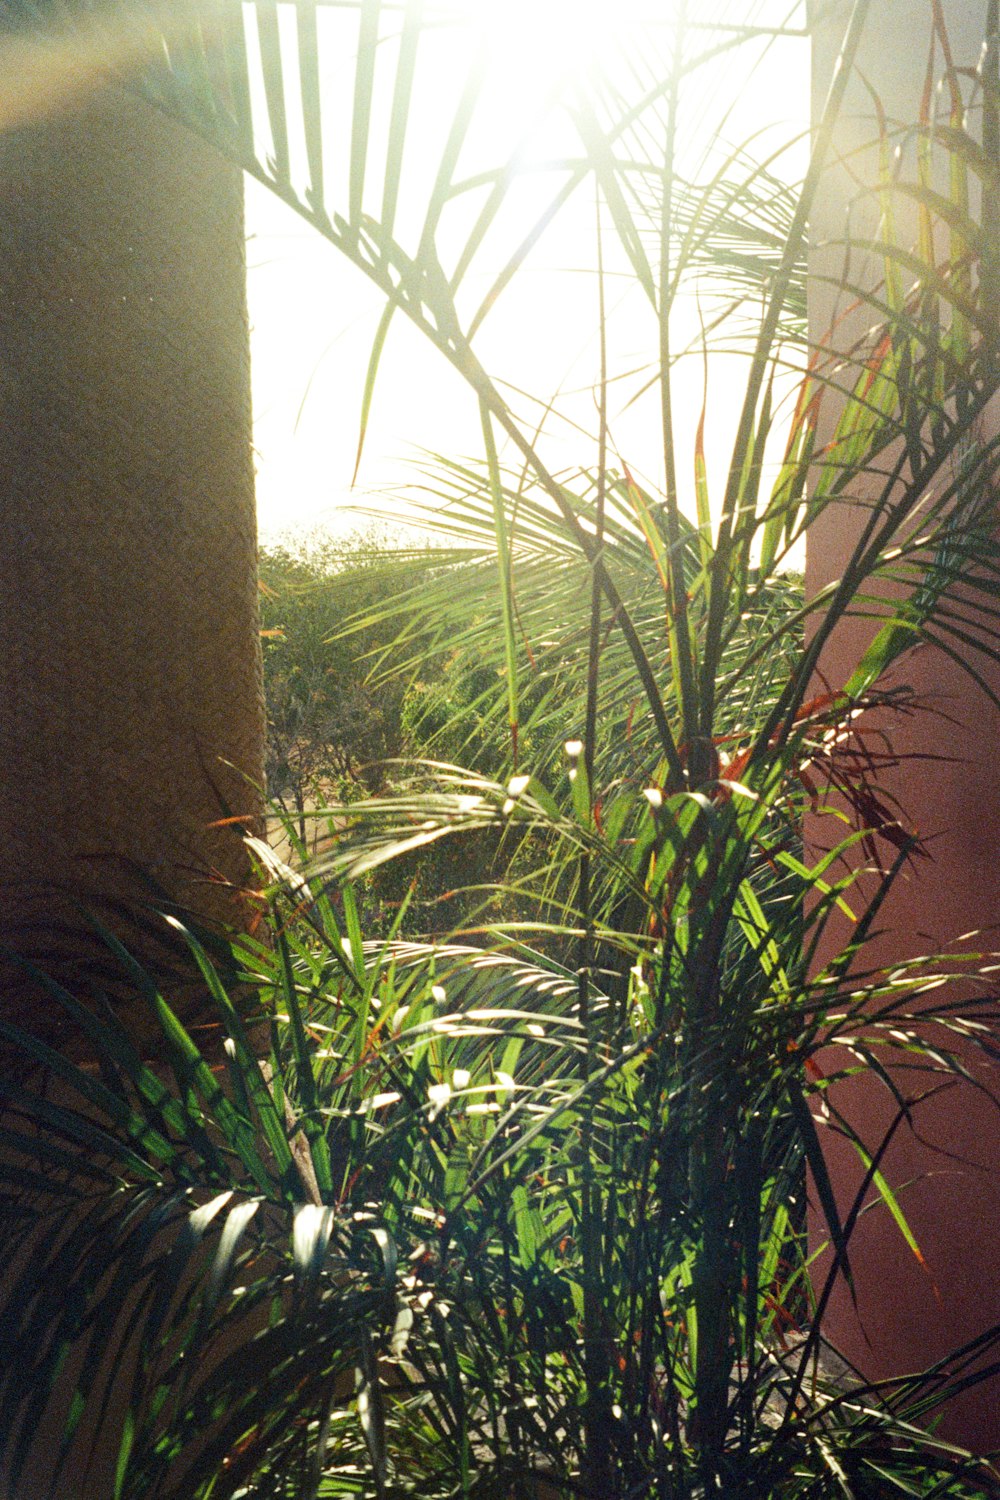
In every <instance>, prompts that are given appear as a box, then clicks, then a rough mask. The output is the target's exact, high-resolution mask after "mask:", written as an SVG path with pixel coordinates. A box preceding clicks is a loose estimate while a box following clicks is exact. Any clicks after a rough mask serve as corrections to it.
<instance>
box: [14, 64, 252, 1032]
mask: <svg viewBox="0 0 1000 1500" xmlns="http://www.w3.org/2000/svg"><path fill="white" fill-rule="evenodd" d="M223 759H224V760H226V761H229V762H231V763H232V764H233V765H235V766H236V767H237V768H238V769H239V771H240V772H242V773H245V774H246V775H247V776H249V777H250V778H251V779H252V780H253V781H255V782H257V783H258V784H259V783H261V782H262V779H263V773H262V699H261V683H260V668H259V645H258V640H257V595H256V537H255V517H254V508H253V474H252V463H251V448H250V397H249V350H248V334H247V322H246V302H245V266H244V243H243V214H242V182H241V174H240V173H239V172H238V171H236V170H234V169H232V168H230V167H228V166H227V165H225V164H223V163H222V162H220V161H219V160H218V159H217V158H216V157H215V156H214V154H213V153H211V152H210V151H209V150H208V149H207V148H206V147H204V146H203V145H202V144H201V143H200V142H199V141H198V140H196V139H195V138H194V137H192V136H190V135H189V134H187V133H186V132H183V131H181V130H179V129H178V127H176V126H174V125H173V124H171V123H170V122H169V121H167V120H165V119H164V118H163V117H161V116H160V115H159V114H158V113H157V112H156V111H154V110H152V109H151V108H149V107H148V106H147V105H145V104H143V103H140V102H138V101H135V100H132V99H131V98H129V97H126V96H124V95H122V94H119V93H118V92H117V91H112V90H111V89H108V90H106V91H104V92H103V93H101V94H100V95H99V96H97V97H94V98H92V99H91V100H90V101H89V102H88V103H86V104H85V105H83V106H82V107H78V108H76V109H75V110H74V111H73V112H72V113H68V114H66V115H64V116H63V117H61V118H57V119H55V120H51V121H48V122H47V123H44V124H40V125H38V126H36V127H28V128H21V129H19V130H17V131H13V132H8V133H6V134H4V135H2V136H0V776H2V791H0V849H2V851H3V868H2V871H0V879H2V881H3V887H2V889H0V902H2V906H0V937H2V938H3V940H4V941H10V940H12V939H13V941H14V942H15V943H16V944H18V945H20V946H21V947H25V946H30V947H32V948H35V949H37V950H40V951H42V952H45V951H47V950H50V949H52V948H53V944H54V946H55V949H56V950H58V951H61V952H62V953H63V954H64V955H65V953H66V952H67V950H68V951H70V952H74V953H76V952H78V951H79V944H78V941H77V939H76V938H73V939H71V940H70V941H69V943H68V944H67V942H66V941H65V940H64V939H61V938H59V937H58V926H59V923H60V922H61V921H62V920H66V921H68V922H69V923H70V924H71V925H73V924H75V925H76V927H77V928H79V926H80V923H79V919H78V918H76V917H75V915H74V913H73V910H72V908H71V907H70V906H68V905H66V904H65V903H62V902H60V900H59V899H58V898H57V897H56V896H55V895H54V894H53V891H54V889H58V890H61V891H66V892H68V893H70V895H71V896H72V897H73V898H75V899H76V900H80V901H83V902H84V903H85V904H88V905H101V904H104V903H107V902H121V903H124V904H126V905H129V906H132V907H134V906H135V904H136V903H137V902H141V901H142V900H143V899H144V898H145V896H146V891H145V888H144V885H143V881H144V878H145V877H146V876H152V877H153V879H155V881H157V882H158V883H160V884H161V885H162V886H164V887H165V888H166V889H167V890H168V891H169V892H170V893H171V895H172V896H173V897H174V898H175V899H176V900H177V901H178V902H180V903H181V904H184V905H187V904H190V905H191V906H192V907H193V908H194V909H195V910H196V911H198V912H199V913H201V914H202V915H205V916H208V917H211V918H213V919H223V920H227V919H231V918H235V919H236V920H239V919H240V916H241V903H240V901H239V899H238V898H236V897H234V894H233V893H232V892H231V891H230V890H228V889H226V887H225V884H219V883H217V881H220V880H221V881H222V882H226V881H229V882H234V883H236V884H237V885H239V884H241V883H242V882H243V881H244V879H245V876H246V869H245V863H244V859H243V853H242V847H241V845H240V842H239V839H238V837H237V836H235V835H234V834H233V833H232V832H231V831H230V832H225V833H221V832H210V831H209V830H208V824H209V823H210V822H212V821H213V820H215V819H218V818H220V817H221V816H222V815H223V813H224V812H225V811H226V810H230V811H231V812H232V813H245V814H248V815H256V813H257V812H258V798H257V796H256V794H255V793H254V792H253V791H252V790H251V789H250V788H249V787H248V786H247V785H246V784H245V783H244V782H243V781H242V780H241V778H240V776H238V775H237V774H236V773H235V772H234V771H232V770H230V769H228V768H227V767H226V766H225V765H223V764H222V760H223ZM5 985H6V987H7V990H8V1004H9V1003H10V1000H9V993H10V992H11V991H12V990H16V988H17V984H16V980H14V979H12V977H11V973H10V971H7V973H6V976H5Z"/></svg>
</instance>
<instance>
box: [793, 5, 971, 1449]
mask: <svg viewBox="0 0 1000 1500" xmlns="http://www.w3.org/2000/svg"><path fill="white" fill-rule="evenodd" d="M816 9H817V10H818V9H819V7H816ZM826 9H827V12H828V13H830V12H829V8H826ZM943 9H944V14H945V18H946V22H947V26H948V29H949V32H950V35H951V42H952V47H953V50H954V54H955V58H956V61H957V62H958V63H960V64H961V63H972V64H974V63H975V62H976V61H977V60H978V56H979V50H980V45H981V42H982V37H983V34H984V29H985V17H986V3H985V0H945V4H944V7H943ZM849 10H850V6H849V5H848V4H847V3H842V4H839V5H834V6H833V8H832V13H830V16H831V18H830V23H829V24H828V25H826V26H820V27H818V29H817V31H816V34H815V39H814V98H815V101H816V106H817V107H818V105H819V104H820V103H821V101H822V98H823V97H824V96H825V92H826V88H827V86H828V84H829V79H830V76H831V73H832V69H833V65H834V60H835V57H836V52H837V47H838V42H839V38H840V36H842V34H843V28H844V25H845V23H846V18H847V14H848V12H849ZM929 41H930V3H929V0H875V4H874V5H873V7H872V12H871V16H870V19H869V23H868V28H867V32H866V36H865V40H864V43H863V45H862V50H861V56H860V59H859V61H860V66H861V68H862V69H863V70H864V72H865V74H866V75H867V77H868V78H869V79H870V81H871V82H872V84H873V85H874V86H875V88H876V89H877V90H878V91H879V94H880V96H881V97H882V100H883V102H884V104H885V106H886V109H887V112H888V114H889V116H890V118H895V119H897V120H900V121H902V120H911V121H912V120H914V119H916V118H917V115H918V112H919V108H920V97H921V90H922V87H923V80H924V71H925V68H926V63H927V55H928V46H929ZM940 58H941V54H940V51H939V52H938V70H939V71H940V66H941V62H940ZM875 128H876V127H875V120H874V111H873V106H872V102H871V97H870V95H868V94H867V93H865V92H864V91H863V90H862V89H861V88H859V87H853V88H852V90H851V93H850V95H849V99H848V106H847V110H846V112H845V115H844V117H843V119H842V122H841V125H840V128H839V131H838V138H837V146H838V149H839V150H840V151H841V152H842V153H844V154H845V155H846V154H851V153H853V152H854V151H855V150H856V148H857V147H859V146H860V145H862V144H863V143H865V142H870V141H871V140H872V138H873V135H874V132H875ZM875 170H876V164H875V161H874V156H873V153H871V152H869V153H867V154H862V155H860V156H858V155H853V156H852V172H853V181H852V180H851V179H849V178H848V177H847V175H846V174H845V173H843V172H842V171H837V170H833V171H831V172H829V173H828V175H827V180H826V182H825V184H824V189H823V191H822V193H821V195H820V199H819V203H818V206H817V212H816V214H815V215H814V219H813V225H812V229H813V249H812V255H811V266H812V270H813V271H814V273H817V272H818V273H822V272H824V271H829V272H830V273H831V274H833V275H835V276H836V275H839V274H840V272H841V270H842V268H843V251H842V249H840V248H834V249H833V250H828V249H827V248H825V245H824V242H825V241H826V240H827V238H828V237H831V236H832V237H836V236H839V235H842V234H843V232H844V228H845V216H846V210H847V203H848V201H849V200H854V201H855V217H854V220H853V223H852V229H853V231H854V233H855V234H860V233H863V232H864V229H863V226H864V210H863V208H862V207H861V203H862V202H863V195H862V196H860V197H859V193H858V188H859V185H860V184H863V183H864V182H865V181H869V182H870V181H872V180H874V178H873V173H874V171H875ZM868 204H869V209H868V215H869V223H871V221H872V216H873V212H874V210H873V207H872V200H871V198H870V197H869V198H868ZM872 227H873V226H872ZM914 239H915V232H914ZM853 271H854V274H855V276H856V278H857V281H858V284H861V285H868V286H871V287H875V286H876V285H877V284H878V281H879V279H880V277H881V274H882V268H881V265H880V264H878V263H876V262H875V261H874V260H873V259H869V261H868V263H867V264H866V263H865V260H864V258H863V257H857V256H856V257H855V259H854V264H853ZM833 313H834V299H833V297H832V294H831V293H830V290H829V288H828V287H824V286H823V285H822V284H820V283H819V282H814V284H813V286H812V288H811V300H810V321H811V330H812V336H813V338H814V339H819V338H822V337H824V335H825V334H826V331H827V330H828V329H829V327H830V326H831V324H832V321H833ZM871 321H873V315H872V314H871V313H867V314H863V315H860V316H858V317H853V318H848V319H847V320H846V321H845V322H843V323H841V324H840V325H839V327H838V330H837V334H836V338H837V340H839V344H838V347H845V346H847V345H848V344H849V342H850V340H851V338H853V337H856V336H857V335H858V334H859V333H860V332H861V331H862V330H863V328H864V326H866V325H867V323H869V322H871ZM833 415H834V413H833V411H832V410H828V412H827V418H826V420H827V422H828V424H829V423H830V422H831V421H832V418H833ZM829 432H830V428H829V426H828V428H827V434H828V435H829ZM855 498H856V499H857V500H859V501H860V502H862V505H863V502H864V500H865V494H864V487H863V486H860V487H859V488H858V490H857V493H856V496H855ZM863 515H864V511H863V509H860V508H859V509H855V510H854V511H853V512H852V511H850V510H848V509H845V508H844V507H841V506H838V507H836V508H835V509H834V510H833V511H830V512H828V513H827V515H826V516H825V517H824V518H823V520H822V521H821V523H820V524H819V525H818V526H817V527H816V528H815V529H814V531H813V532H812V533H811V534H810V544H809V556H808V564H807V584H808V586H809V589H810V590H814V589H816V588H817V587H819V586H820V585H821V584H822V583H823V582H824V581H827V580H829V579H831V578H835V577H838V576H839V575H840V572H841V570H842V567H843V564H844V562H845V561H846V558H847V556H848V554H849V551H850V548H851V546H852V545H853V541H854V539H855V537H856V535H857V532H858V528H859V527H860V525H861V519H862V518H863ZM852 517H853V519H852ZM871 634H872V626H871V624H870V622H867V621H863V620H861V621H853V622H848V624H847V625H846V627H845V628H843V629H842V630H840V631H839V632H838V634H837V635H836V637H835V638H834V640H833V641H832V643H831V647H830V649H829V651H828V652H827V653H826V656H825V658H824V662H823V672H824V677H825V680H826V681H827V682H828V683H830V684H831V685H834V686H836V685H838V684H841V683H843V682H845V681H846V680H847V677H848V676H849V674H850V669H851V666H852V664H853V662H855V661H856V660H857V655H858V652H859V651H860V650H861V649H862V648H863V646H864V644H865V643H866V642H867V640H868V639H870V636H871ZM899 676H900V678H901V679H902V680H904V681H906V682H907V683H908V684H910V685H911V686H912V687H913V688H914V689H915V690H916V691H917V693H918V694H919V695H920V696H921V698H923V699H924V700H926V701H927V702H930V703H933V704H934V705H935V706H936V707H937V708H939V709H941V710H942V711H943V712H944V713H946V714H947V715H948V716H949V718H950V719H951V720H952V721H953V722H952V723H947V722H945V721H944V720H943V719H941V718H937V717H934V716H931V715H925V716H920V717H919V718H915V719H912V720H909V721H903V722H898V721H894V722H893V724H892V728H891V734H892V742H893V746H894V748H895V749H896V750H897V751H899V752H901V753H902V754H903V755H904V756H910V755H913V756H920V755H922V754H927V753H929V754H940V753H942V752H944V753H950V754H951V755H952V756H953V757H954V758H953V759H951V760H949V761H933V760H926V759H924V760H921V759H913V760H910V761H909V763H908V764H905V763H904V769H903V770H902V771H901V772H898V773H895V774H894V775H893V776H892V777H888V778H886V780H885V782H884V783H883V784H884V785H886V786H887V789H888V790H889V791H890V792H892V793H894V794H895V795H896V796H897V797H898V798H899V800H900V802H901V803H902V805H903V807H904V808H905V810H906V812H907V814H908V815H909V819H910V821H911V823H912V826H914V827H915V828H916V829H917V830H918V831H919V832H920V833H921V834H922V835H924V836H926V837H927V838H928V840H929V842H928V848H929V850H930V852H931V855H932V858H931V859H929V860H922V861H918V862H916V863H915V866H914V867H913V868H912V869H910V870H908V871H907V872H906V873H905V875H904V876H903V878H902V879H901V880H900V881H899V882H898V883H897V886H896V887H895V889H894V890H893V892H892V894H891V896H890V898H889V901H888V902H887V904H886V907H885V908H884V910H883V912H882V913H881V914H880V915H881V921H880V923H879V926H880V927H881V928H883V929H884V935H883V937H882V938H881V939H879V940H878V941H877V942H876V944H874V945H873V947H872V949H870V950H869V954H870V956H871V957H872V958H873V959H874V961H875V962H879V963H883V964H892V963H893V962H895V961H897V960H900V959H903V958H907V957H913V956H917V955H919V954H921V953H928V952H933V951H934V949H935V947H936V946H938V947H941V948H945V949H947V948H950V947H952V946H953V945H954V943H955V940H956V938H958V937H959V936H960V935H961V934H963V933H965V932H968V931H969V930H970V929H973V928H984V929H987V932H986V935H985V937H984V939H983V942H984V943H985V944H987V945H988V946H990V947H996V946H998V945H1000V944H998V930H997V923H998V920H1000V860H998V859H997V853H996V851H997V845H998V841H1000V785H998V782H997V776H996V765H995V763H996V744H997V738H998V732H1000V714H998V713H997V711H996V709H995V708H994V707H993V706H992V705H991V704H990V702H989V701H988V699H987V698H986V697H985V696H984V695H983V694H982V693H980V692H979V691H978V690H977V689H976V688H975V687H973V686H972V685H971V683H970V682H969V680H968V678H966V677H964V676H963V675H962V673H961V672H960V671H959V670H958V669H957V668H956V667H955V665H954V664H953V663H952V662H950V661H949V660H947V659H946V658H945V657H944V656H942V655H941V654H940V653H938V652H936V651H935V650H934V648H932V647H929V646H920V647H918V648H917V649H916V650H915V651H913V652H911V653H910V655H909V657H908V658H907V660H906V662H905V665H904V666H903V667H902V668H901V669H900V672H899ZM994 688H995V690H996V689H1000V673H994ZM807 834H808V835H809V837H810V838H812V839H813V840H815V841H816V843H817V844H829V843H830V842H831V841H832V839H833V837H835V836H836V835H835V834H833V833H831V831H830V827H829V820H827V821H826V822H825V824H824V823H822V822H821V820H816V819H813V820H811V823H810V826H809V828H808V829H807ZM838 936H839V938H840V940H844V939H845V938H846V936H847V934H846V933H845V932H844V931H843V930H841V932H840V933H839V934H838ZM981 1077H982V1078H983V1080H984V1081H985V1082H987V1084H988V1086H989V1087H990V1088H991V1089H992V1090H993V1091H995V1092H1000V1078H998V1075H997V1072H996V1070H982V1071H981ZM900 1081H901V1083H902V1084H903V1085H904V1087H905V1089H906V1090H907V1091H908V1092H910V1093H915V1092H919V1091H920V1089H919V1086H920V1083H921V1080H920V1079H919V1078H917V1077H915V1076H914V1075H912V1074H910V1075H909V1076H906V1075H904V1074H902V1073H901V1074H900ZM839 1103H840V1105H841V1107H842V1108H844V1110H845V1112H846V1113H847V1115H848V1117H849V1118H850V1119H851V1121H852V1123H853V1124H854V1126H855V1128H857V1129H859V1131H860V1132H861V1133H862V1135H864V1136H865V1137H866V1139H867V1140H868V1141H869V1142H870V1143H871V1144H872V1145H874V1144H877V1142H878V1141H879V1140H880V1139H881V1136H882V1133H883V1132H884V1130H885V1129H886V1128H887V1127H888V1125H889V1124H890V1122H891V1119H892V1115H893V1113H894V1109H893V1106H892V1104H891V1101H890V1100H889V1099H888V1096H887V1094H886V1092H885V1090H883V1089H882V1088H879V1087H872V1086H871V1085H870V1083H864V1082H861V1083H858V1084H857V1085H856V1086H854V1085H852V1086H848V1087H842V1088H841V1090H840V1094H839ZM916 1120H917V1124H918V1129H919V1133H920V1138H919V1139H918V1138H917V1136H915V1135H914V1134H912V1133H911V1132H909V1131H908V1130H906V1129H905V1128H904V1129H903V1130H901V1131H900V1132H899V1133H898V1135H897V1137H896V1139H895V1141H894V1144H893V1147H892V1149H891V1151H890V1154H889V1156H888V1157H887V1159H886V1164H885V1166H886V1175H887V1177H888V1178H889V1181H890V1182H891V1183H893V1184H894V1185H896V1186H898V1187H899V1188H900V1190H901V1191H900V1201H901V1204H902V1206H903V1209H904V1211H905V1213H906V1214H907V1216H908V1218H909V1220H910V1222H911V1224H912V1227H913V1228H914V1230H915V1233H916V1236H917V1239H918V1241H919V1243H920V1246H921V1249H922V1250H923V1253H924V1255H925V1257H926V1260H927V1263H928V1267H929V1273H928V1271H925V1270H922V1269H921V1267H920V1266H919V1265H918V1263H917V1261H916V1260H915V1258H914V1256H913V1255H912V1253H911V1252H910V1250H909V1249H908V1247H907V1246H906V1245H905V1243H904V1241H903V1239H902V1237H901V1235H900V1234H899V1232H898V1230H897V1229H896V1227H895V1226H894V1224H893V1223H892V1222H891V1220H890V1218H889V1215H888V1213H887V1212H886V1211H885V1210H884V1209H882V1208H878V1209H876V1210H875V1211H874V1212H872V1213H869V1214H867V1215H865V1216H864V1217H863V1219H862V1221H861V1223H860V1225H859V1228H858V1231H857V1236H856V1240H855V1242H854V1247H853V1249H852V1264H853V1269H854V1271H855V1275H856V1277H857V1285H858V1307H857V1309H855V1308H854V1306H853V1305H852V1302H851V1298H850V1294H849V1292H848V1291H847V1288H846V1286H845V1285H844V1284H843V1282H841V1284H840V1285H839V1287H838V1291H837V1294H836V1296H835V1298H834V1301H833V1303H832V1305H831V1309H830V1315H829V1318H828V1323H827V1331H828V1333H829V1334H830V1336H831V1337H832V1338H833V1339H834V1341H835V1342H836V1343H837V1344H838V1345H839V1346H840V1347H841V1348H842V1349H843V1350H844V1352H845V1353H846V1354H847V1356H848V1358H850V1359H851V1360H852V1361H853V1362H854V1363H855V1364H857V1365H858V1366H859V1368H861V1369H862V1370H863V1371H864V1372H865V1373H866V1374H867V1375H868V1376H870V1377H872V1378H880V1377H888V1376H891V1375H898V1374H901V1373H904V1372H908V1371H914V1370H918V1369H922V1368H924V1367H925V1366H927V1365H928V1364H929V1363H930V1362H931V1361H932V1360H934V1359H936V1358H938V1357H941V1356H943V1355H944V1354H945V1353H947V1352H948V1351H949V1350H950V1349H952V1348H954V1347H955V1346H956V1345H957V1344H959V1343H960V1342H961V1341H962V1340H964V1339H966V1338H971V1337H974V1336H975V1335H976V1334H978V1333H980V1332H981V1331H983V1330H984V1329H985V1328H987V1327H989V1326H990V1325H991V1324H993V1323H996V1322H1000V1273H998V1269H997V1250H996V1246H997V1243H998V1241H1000V1111H998V1109H997V1106H996V1105H995V1104H993V1103H992V1102H991V1101H989V1100H988V1099H986V1098H985V1097H984V1096H983V1095H982V1094H980V1093H977V1092H976V1091H975V1090H974V1089H973V1088H972V1087H971V1086H969V1087H966V1086H960V1087H955V1088H952V1089H950V1090H948V1091H947V1092H946V1093H943V1094H941V1095H940V1096H939V1097H938V1098H937V1099H935V1100H932V1101H930V1102H928V1103H925V1104H923V1105H921V1106H920V1107H919V1109H918V1111H917V1112H916ZM828 1159H829V1162H830V1165H831V1168H832V1170H833V1171H834V1173H835V1175H836V1180H837V1183H838V1186H839V1190H840V1196H841V1199H842V1201H843V1202H844V1203H848V1204H849V1203H850V1201H851V1199H852V1197H853V1193H854V1191H855V1189H856V1187H857V1185H858V1183H859V1180H860V1169H859V1165H858V1159H857V1157H856V1156H855V1155H854V1153H853V1151H852V1150H851V1149H850V1148H849V1147H846V1146H844V1145H843V1143H837V1142H836V1141H835V1140H831V1143H830V1147H829V1153H828ZM935 1283H936V1287H937V1291H936V1290H935ZM943 1431H944V1432H945V1433H946V1434H947V1435H949V1436H951V1437H953V1438H955V1439H956V1440H958V1441H960V1442H964V1443H967V1444H969V1445H970V1446H976V1447H978V1448H980V1449H985V1448H990V1447H995V1446H997V1444H1000V1385H998V1384H997V1383H996V1382H993V1383H992V1384H991V1385H990V1386H988V1387H980V1388H979V1389H978V1390H975V1391H972V1392H970V1393H969V1394H968V1395H967V1396H965V1397H963V1398H960V1400H959V1401H958V1402H956V1404H955V1406H954V1407H953V1408H952V1409H951V1410H950V1412H949V1413H948V1415H947V1416H946V1417H945V1420H944V1424H943Z"/></svg>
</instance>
